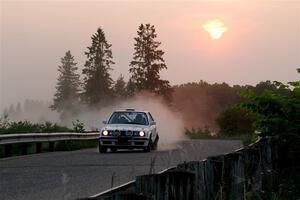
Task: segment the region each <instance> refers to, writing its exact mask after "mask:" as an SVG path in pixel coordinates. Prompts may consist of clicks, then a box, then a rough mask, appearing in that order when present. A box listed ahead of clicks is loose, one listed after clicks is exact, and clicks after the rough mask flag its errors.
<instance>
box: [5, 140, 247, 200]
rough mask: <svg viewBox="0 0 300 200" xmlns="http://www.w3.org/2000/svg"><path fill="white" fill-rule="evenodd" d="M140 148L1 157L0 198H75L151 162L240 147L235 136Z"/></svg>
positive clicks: (157, 164)
mask: <svg viewBox="0 0 300 200" xmlns="http://www.w3.org/2000/svg"><path fill="white" fill-rule="evenodd" d="M163 147H166V146H165V145H162V144H161V147H159V148H160V150H158V151H155V152H151V153H144V152H139V151H122V152H118V153H106V154H99V153H98V151H97V149H87V150H80V151H73V152H53V153H43V154H35V155H29V156H21V157H12V158H5V159H0V199H1V200H2V199H3V200H4V199H5V200H35V199H38V200H40V199H47V200H48V199H49V200H50V199H51V200H52V199H53V200H57V199H76V198H80V197H87V196H91V195H94V194H97V193H99V192H101V191H104V190H106V189H109V188H111V186H112V185H113V186H118V185H120V184H123V183H126V182H128V181H130V180H133V179H134V177H135V176H136V175H141V174H147V173H149V171H150V163H151V161H154V168H153V169H154V170H155V172H159V171H161V170H163V169H165V168H168V167H172V166H175V165H176V164H178V163H181V162H183V161H190V160H202V159H204V158H206V157H207V156H211V155H217V154H223V153H228V152H231V151H233V150H236V149H238V148H240V147H242V143H241V142H240V141H238V140H235V141H230V140H187V141H183V142H180V143H178V144H176V145H174V146H173V147H172V148H171V149H165V150H163Z"/></svg>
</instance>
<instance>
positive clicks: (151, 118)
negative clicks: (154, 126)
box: [148, 112, 154, 122]
mask: <svg viewBox="0 0 300 200" xmlns="http://www.w3.org/2000/svg"><path fill="white" fill-rule="evenodd" d="M148 114H149V117H150V120H151V121H153V122H154V119H153V117H152V115H151V113H149V112H148Z"/></svg>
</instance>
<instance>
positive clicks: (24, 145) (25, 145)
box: [21, 143, 28, 155]
mask: <svg viewBox="0 0 300 200" xmlns="http://www.w3.org/2000/svg"><path fill="white" fill-rule="evenodd" d="M27 147H28V144H27V143H23V144H21V151H22V152H21V154H22V155H27Z"/></svg>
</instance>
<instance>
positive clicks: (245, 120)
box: [216, 106, 255, 136]
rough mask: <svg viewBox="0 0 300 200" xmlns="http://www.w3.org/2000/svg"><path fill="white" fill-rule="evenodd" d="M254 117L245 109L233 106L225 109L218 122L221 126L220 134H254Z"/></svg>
mask: <svg viewBox="0 0 300 200" xmlns="http://www.w3.org/2000/svg"><path fill="white" fill-rule="evenodd" d="M254 119H255V117H254V115H251V114H247V112H246V111H245V110H244V109H242V108H239V107H236V106H232V107H228V108H226V109H225V110H223V111H222V112H221V113H220V114H219V115H218V117H217V119H216V122H217V124H218V126H219V128H220V134H223V135H228V136H235V135H246V134H252V133H253V132H254V128H253V126H252V124H253V122H254Z"/></svg>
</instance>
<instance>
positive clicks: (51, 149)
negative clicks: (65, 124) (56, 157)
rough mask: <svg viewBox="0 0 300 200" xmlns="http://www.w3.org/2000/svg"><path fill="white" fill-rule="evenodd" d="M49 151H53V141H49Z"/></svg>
mask: <svg viewBox="0 0 300 200" xmlns="http://www.w3.org/2000/svg"><path fill="white" fill-rule="evenodd" d="M49 151H50V152H53V151H54V142H49Z"/></svg>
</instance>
